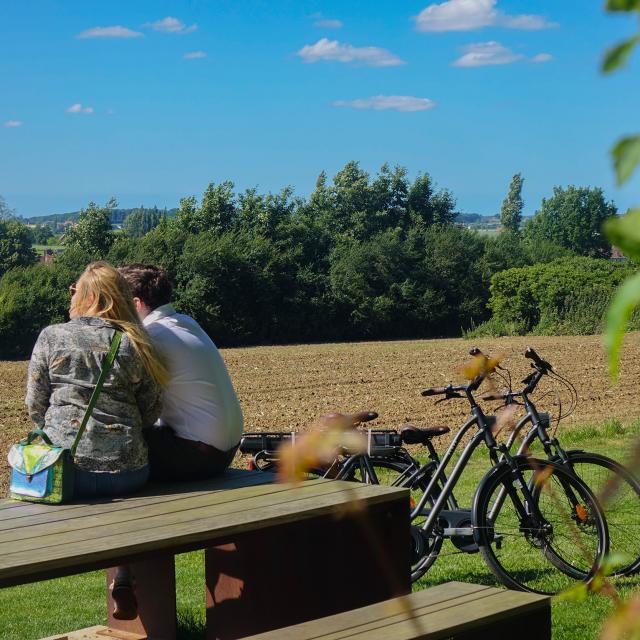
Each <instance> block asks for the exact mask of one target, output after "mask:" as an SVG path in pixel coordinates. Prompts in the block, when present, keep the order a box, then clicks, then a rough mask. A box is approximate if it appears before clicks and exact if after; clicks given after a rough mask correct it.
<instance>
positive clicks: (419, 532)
mask: <svg viewBox="0 0 640 640" xmlns="http://www.w3.org/2000/svg"><path fill="white" fill-rule="evenodd" d="M484 378H485V375H478V376H477V377H476V378H475V379H474V380H473V381H472V382H471V383H469V384H467V385H460V386H456V387H454V386H452V385H448V386H447V387H442V388H439V389H427V390H425V391H423V392H422V393H423V395H424V396H434V395H444V396H445V397H444V399H445V400H450V399H454V398H464V397H466V398H467V400H468V401H469V403H470V405H471V417H470V418H469V419H468V420H467V421H466V422H465V423H464V424H463V426H462V427H461V428H460V430H459V431H458V433H457V434H456V436H455V437H454V439H453V441H452V443H451V444H450V446H449V447H448V449H447V450H446V452H445V454H444V456H443V458H442V459H441V460H440V459H439V458H438V456H437V453H436V452H435V449H433V452H431V451H430V456H432V455H433V457H431V459H430V460H429V461H428V462H427V463H425V464H423V465H420V463H418V462H417V461H416V460H415V459H413V458H412V457H411V456H410V455H409V454H408V453H406V452H405V451H400V449H401V447H395V448H394V451H393V452H392V454H391V455H389V456H387V457H385V456H379V457H377V456H375V455H370V454H369V453H365V454H362V453H360V454H356V455H353V456H348V457H347V458H346V460H345V461H344V462H342V463H340V466H339V468H340V471H339V473H338V474H336V475H335V477H336V478H342V479H350V478H349V472H348V471H345V469H351V470H355V469H357V468H363V469H364V470H365V471H364V473H365V474H367V475H366V476H365V478H357V479H360V480H362V479H368V480H369V481H374V478H377V476H378V474H377V473H376V467H378V468H381V467H384V468H386V469H389V468H392V470H393V471H396V472H397V473H398V475H397V477H395V478H394V479H393V480H392V482H391V484H393V485H395V486H400V487H406V488H409V489H418V490H419V493H420V498H419V500H418V501H417V503H416V504H415V506H414V507H413V508H412V511H411V522H412V527H411V533H412V536H411V537H412V556H413V557H412V569H411V578H412V580H414V581H415V580H417V579H419V578H420V577H422V576H423V575H424V574H425V573H426V571H427V570H428V569H429V568H430V567H431V566H432V565H433V563H434V562H435V561H436V559H437V558H438V555H439V552H440V549H441V547H442V543H443V541H444V539H445V538H450V539H451V540H452V542H453V543H454V544H455V545H456V546H457V547H458V549H460V550H461V551H464V552H467V553H473V552H477V551H480V552H481V554H482V556H483V558H484V560H485V562H486V563H487V565H488V566H489V568H490V570H491V571H492V572H493V574H494V575H495V576H496V578H498V580H500V581H501V582H502V583H503V584H505V585H506V586H508V587H510V588H514V589H519V590H525V591H531V592H534V593H543V594H554V593H557V592H559V591H561V590H564V589H566V588H567V587H568V586H570V585H571V584H572V583H573V582H574V581H575V580H581V581H589V580H590V579H591V578H593V576H594V575H595V572H596V571H597V569H598V568H599V566H600V563H601V562H602V559H603V557H604V555H605V554H606V552H607V550H608V533H607V526H606V522H605V520H604V517H603V516H602V513H601V511H600V509H599V508H598V504H597V501H596V499H595V496H594V495H593V494H592V493H591V491H590V490H589V488H588V487H587V486H586V485H585V484H584V483H583V482H582V481H581V480H580V479H579V478H576V477H575V475H572V474H570V473H568V472H567V471H566V470H565V469H564V468H563V467H562V466H560V465H557V464H555V463H553V462H550V461H548V460H534V459H530V458H527V457H525V456H511V455H510V454H509V452H508V450H507V449H506V448H505V446H504V445H499V444H498V443H497V442H496V441H495V439H494V437H493V434H492V427H493V426H494V425H495V423H496V418H495V416H486V415H485V414H484V413H483V411H482V409H481V407H480V406H479V405H478V404H477V402H476V401H475V398H474V396H473V393H474V392H475V391H476V390H477V389H478V387H479V386H480V385H481V384H482V382H483V380H484ZM463 394H464V395H463ZM474 426H476V427H477V428H478V432H477V433H476V434H475V435H474V436H473V437H472V438H471V440H470V441H469V442H468V443H467V445H466V446H465V447H464V449H463V451H462V453H461V455H460V457H459V459H458V460H457V462H456V463H455V465H454V467H453V469H452V471H451V474H450V475H449V476H448V477H447V475H446V467H447V465H448V464H449V462H450V461H451V459H452V457H453V455H454V453H455V451H456V450H457V448H458V446H459V445H460V443H461V441H462V439H463V438H464V436H465V435H466V433H467V432H468V431H469V430H470V429H471V428H472V427H474ZM444 429H446V427H445V428H444ZM420 431H421V430H416V429H412V430H410V431H408V433H411V434H412V435H411V436H410V435H405V436H404V442H405V443H406V442H407V438H409V439H410V440H411V439H420V440H424V441H425V442H426V441H428V440H429V438H428V437H427V435H426V434H423V433H420ZM370 437H371V436H370ZM483 442H484V443H485V445H486V446H487V447H488V448H489V452H490V457H491V459H492V462H493V464H494V466H493V467H492V468H491V469H490V470H489V471H488V472H487V473H486V474H485V476H484V478H483V479H482V480H481V481H480V484H479V485H478V487H477V489H476V491H475V495H474V499H473V504H472V506H471V508H470V509H460V508H459V507H458V505H457V502H456V500H455V497H454V495H453V490H454V488H455V486H456V484H457V482H458V480H459V478H460V476H461V474H462V472H463V470H464V468H465V466H466V465H467V463H468V461H469V459H470V457H471V455H472V454H473V452H474V451H475V450H476V449H477V447H478V446H479V445H480V444H481V443H483ZM400 443H402V435H401V434H400ZM361 465H362V467H361ZM332 466H333V465H332ZM325 473H326V471H325ZM352 479H355V478H352ZM377 479H378V481H379V478H377ZM551 487H555V490H554V491H551V490H550V488H551ZM558 495H559V496H560V498H558ZM427 506H428V508H427ZM445 507H449V508H448V509H445ZM558 510H559V511H561V512H562V513H558V512H557V511H558ZM416 523H418V524H416ZM566 529H568V530H570V533H568V532H567V531H565V530H566ZM576 540H577V544H576ZM576 548H578V549H579V550H580V552H579V553H576ZM532 551H533V553H532ZM583 555H584V556H585V557H582V556H583ZM514 559H516V560H517V562H515V563H514V562H513V560H514ZM523 563H524V564H523Z"/></svg>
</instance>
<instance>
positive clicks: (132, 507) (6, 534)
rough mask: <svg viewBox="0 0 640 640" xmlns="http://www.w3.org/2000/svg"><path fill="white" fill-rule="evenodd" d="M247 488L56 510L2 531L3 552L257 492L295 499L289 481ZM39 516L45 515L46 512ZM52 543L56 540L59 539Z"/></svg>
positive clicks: (232, 500) (271, 498) (310, 485)
mask: <svg viewBox="0 0 640 640" xmlns="http://www.w3.org/2000/svg"><path fill="white" fill-rule="evenodd" d="M318 486H319V485H318V484H317V483H306V484H304V485H301V487H300V488H301V490H302V492H307V491H312V492H316V491H318ZM320 486H321V487H324V488H323V489H321V490H320V492H323V491H333V490H334V489H331V488H330V486H331V485H330V484H329V483H328V482H326V481H325V482H323V483H322V484H321V485H320ZM244 489H245V490H244V491H243V492H242V494H239V493H237V491H238V490H237V489H234V490H233V491H217V492H209V493H199V494H194V495H191V496H189V497H178V498H176V499H173V500H170V501H160V502H156V501H152V502H151V503H148V502H146V501H143V502H137V503H135V504H127V503H124V504H122V503H119V504H118V505H114V506H113V507H112V508H109V505H108V504H107V505H104V504H101V505H99V506H96V505H88V506H85V507H84V508H83V509H82V510H76V511H75V512H74V514H75V515H74V516H73V517H67V518H62V519H58V518H55V519H54V518H53V515H55V514H53V515H51V516H48V517H47V518H46V519H43V520H41V522H33V523H32V524H31V525H30V526H26V527H22V526H20V527H14V528H12V529H5V530H4V531H0V549H1V550H2V551H1V552H4V553H10V552H11V551H12V549H11V548H10V547H7V546H5V543H11V542H14V541H17V542H19V543H20V544H22V543H24V548H25V549H28V548H29V543H27V542H26V541H27V540H29V539H31V538H40V537H44V536H47V537H51V536H54V534H60V533H67V532H70V531H80V530H84V529H91V528H92V527H96V526H97V527H104V526H106V525H109V524H114V523H122V522H127V521H135V520H137V519H140V518H148V517H153V516H157V515H164V514H179V513H184V516H185V517H189V514H188V513H187V512H189V511H192V510H193V509H197V508H198V507H218V506H219V505H223V504H225V503H235V502H237V501H239V500H247V499H249V498H253V497H254V496H258V497H263V496H268V498H264V499H265V500H268V503H274V502H277V501H278V500H282V501H283V502H286V501H287V500H289V499H291V498H290V497H289V496H290V494H291V486H289V485H285V484H279V485H264V484H259V485H257V486H254V487H251V488H244ZM67 513H69V512H67ZM35 517H40V518H42V516H35ZM25 520H27V518H25ZM28 520H31V518H28ZM47 543H49V540H47ZM51 544H55V542H52V543H51ZM1 552H0V553H1Z"/></svg>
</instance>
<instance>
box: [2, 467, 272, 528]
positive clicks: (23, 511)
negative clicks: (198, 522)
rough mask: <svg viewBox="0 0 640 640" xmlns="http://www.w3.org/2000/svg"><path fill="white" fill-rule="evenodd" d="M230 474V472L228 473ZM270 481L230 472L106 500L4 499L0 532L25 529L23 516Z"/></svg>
mask: <svg viewBox="0 0 640 640" xmlns="http://www.w3.org/2000/svg"><path fill="white" fill-rule="evenodd" d="M232 471H233V472H234V473H231V472H232ZM272 482H273V477H272V475H271V474H268V473H260V472H252V471H244V470H240V469H233V470H229V471H228V472H226V473H225V474H224V475H222V476H220V477H219V478H214V479H212V480H209V481H205V482H202V483H183V484H171V485H165V484H160V485H158V484H151V485H147V487H145V489H144V490H143V491H141V492H139V493H137V494H135V495H132V496H127V497H124V498H107V499H102V500H91V502H84V501H83V502H70V503H67V504H62V505H48V504H38V503H32V502H17V501H10V500H5V501H3V502H0V505H2V506H0V529H6V528H8V529H11V528H14V527H15V526H19V525H20V524H22V523H23V522H25V526H28V524H29V523H28V521H24V520H23V519H24V518H27V517H31V518H33V517H36V518H37V517H40V518H41V519H42V520H43V521H46V520H48V519H52V520H56V519H60V518H65V517H82V516H83V515H84V512H83V510H85V509H87V508H90V507H92V508H94V509H96V510H100V509H105V510H113V509H118V508H128V507H129V506H130V505H137V504H140V503H147V504H151V503H155V502H163V501H175V500H180V499H184V498H186V497H191V496H196V495H202V494H203V493H209V492H213V491H228V490H229V489H236V488H240V487H243V486H252V485H259V484H271V483H272Z"/></svg>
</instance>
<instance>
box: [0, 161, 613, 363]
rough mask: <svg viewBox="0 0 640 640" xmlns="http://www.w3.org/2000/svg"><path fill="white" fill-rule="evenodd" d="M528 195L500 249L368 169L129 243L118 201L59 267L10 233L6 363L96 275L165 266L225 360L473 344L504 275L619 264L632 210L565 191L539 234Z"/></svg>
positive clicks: (1, 271)
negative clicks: (615, 254)
mask: <svg viewBox="0 0 640 640" xmlns="http://www.w3.org/2000/svg"><path fill="white" fill-rule="evenodd" d="M522 183H523V178H522V176H521V175H520V174H516V175H515V176H514V177H513V179H512V181H511V184H510V186H509V189H508V193H507V195H506V197H505V199H504V202H503V204H502V208H501V220H502V226H503V230H502V232H501V233H500V234H498V235H497V236H495V237H494V236H489V235H481V234H479V233H477V232H475V231H472V230H469V229H467V228H465V227H464V226H462V225H460V224H456V223H455V219H456V212H455V206H456V202H455V198H454V196H453V194H452V193H451V191H450V190H448V189H443V188H438V187H437V186H436V185H435V184H434V182H433V180H432V178H431V177H430V176H429V174H427V173H424V174H420V175H418V176H417V177H416V178H414V179H409V178H408V175H407V171H406V169H405V168H403V167H399V166H396V167H390V166H388V165H384V166H383V167H382V168H381V169H380V170H379V171H378V172H377V173H376V174H375V175H373V176H371V175H369V174H368V173H367V172H366V171H364V170H363V169H362V168H361V167H360V166H359V164H358V163H357V162H349V163H347V164H346V165H345V166H344V167H343V168H342V169H341V170H340V171H339V172H338V173H337V174H336V175H335V176H334V177H333V178H332V179H331V180H329V179H328V177H327V175H326V174H325V173H324V172H323V173H321V174H320V176H319V177H318V180H317V182H316V186H315V189H314V191H313V192H312V193H311V194H310V196H309V197H308V198H301V197H299V196H297V195H296V194H295V192H294V190H293V189H292V188H291V187H285V188H283V189H282V190H281V191H279V192H277V193H266V194H265V193H260V192H258V190H257V189H246V190H244V191H242V192H236V190H235V188H234V185H233V183H231V182H222V183H218V184H216V183H211V184H209V185H208V186H207V188H206V190H205V191H204V193H203V194H202V197H201V198H200V199H198V198H196V197H194V196H191V197H187V198H183V199H182V200H181V202H180V207H179V208H178V211H177V213H176V215H175V216H172V217H169V216H167V215H166V214H164V213H163V212H161V211H157V210H156V211H152V210H148V209H146V210H145V209H143V208H141V209H140V210H139V211H138V212H133V213H131V214H130V215H129V216H128V217H127V219H126V221H125V225H124V228H123V230H122V232H113V231H112V229H111V224H110V212H111V210H112V209H114V208H115V207H116V202H115V201H113V200H112V201H110V202H108V203H107V204H106V205H105V206H98V205H96V204H94V203H90V204H89V205H88V206H87V208H86V209H84V210H83V211H82V212H81V213H80V218H79V222H78V224H77V226H76V227H74V228H71V229H69V230H68V231H67V232H66V233H65V235H64V237H63V244H64V245H65V251H64V253H63V254H61V255H60V256H59V257H58V258H57V260H56V262H55V263H54V264H53V265H43V264H33V262H34V259H35V257H34V255H33V252H32V250H31V246H30V244H29V242H28V238H26V236H25V234H24V229H23V227H24V225H21V224H20V223H19V222H18V221H16V220H7V219H5V220H2V221H0V276H2V279H1V280H0V336H2V341H1V343H0V351H1V352H2V355H3V356H7V355H11V356H22V355H26V354H28V352H29V350H30V349H31V347H32V345H33V342H34V341H35V338H36V337H37V334H38V331H39V330H40V329H41V328H42V327H43V326H45V325H47V324H49V323H51V322H60V321H63V320H64V319H65V312H66V309H67V307H68V294H67V287H68V285H69V284H70V283H71V282H73V280H74V279H75V278H76V277H77V275H78V274H79V273H80V271H81V270H82V269H83V268H84V266H85V265H86V264H87V262H89V261H91V260H96V259H106V260H108V261H109V262H111V263H113V264H115V265H120V264H126V263H131V262H148V263H154V264H159V265H162V266H164V267H165V268H166V269H167V271H168V272H169V275H170V277H171V279H172V282H173V284H174V289H175V303H176V307H177V308H178V309H179V310H181V311H183V312H185V313H188V314H190V315H193V316H194V317H195V318H196V319H197V320H198V321H199V322H200V323H201V324H202V326H203V327H204V328H205V330H206V331H207V332H208V333H209V334H210V335H211V337H212V338H213V339H214V340H215V341H216V342H217V343H218V344H219V345H221V346H234V345H248V344H266V343H269V344H274V343H287V342H309V341H327V340H358V339H387V338H414V337H442V336H456V335H460V334H461V333H462V332H464V331H468V330H469V329H472V328H474V327H478V326H479V325H482V324H483V323H485V322H486V321H487V320H489V319H490V317H491V313H492V307H491V306H490V302H491V296H492V293H491V287H492V279H493V278H495V277H496V276H497V274H501V273H503V272H505V271H506V270H509V269H516V270H517V269H523V268H524V269H526V268H529V267H531V266H533V265H537V264H546V263H550V262H553V261H554V260H557V259H565V260H566V259H567V258H569V259H571V258H572V257H575V256H589V257H591V258H593V259H595V260H596V261H598V260H600V259H602V258H607V257H608V255H609V252H610V246H609V244H608V242H607V240H606V238H605V236H603V235H602V234H601V233H600V227H601V225H602V222H603V220H605V219H606V218H608V217H610V216H612V215H615V214H616V208H615V205H614V204H613V203H612V202H608V201H607V200H606V199H605V197H604V194H603V192H602V190H601V189H597V188H586V187H584V188H583V187H573V186H569V187H566V188H561V187H556V188H555V189H554V192H553V194H552V195H551V196H550V197H549V198H546V199H544V200H543V201H542V203H541V205H540V207H539V209H538V211H537V212H536V214H535V216H533V217H532V218H531V219H528V220H526V221H525V222H524V223H523V220H522V209H523V201H522ZM612 269H613V271H614V272H615V271H616V267H615V266H612Z"/></svg>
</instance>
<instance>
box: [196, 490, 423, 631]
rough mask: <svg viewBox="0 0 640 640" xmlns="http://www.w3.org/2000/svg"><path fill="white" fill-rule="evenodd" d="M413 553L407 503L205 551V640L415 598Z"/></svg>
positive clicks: (279, 529)
mask: <svg viewBox="0 0 640 640" xmlns="http://www.w3.org/2000/svg"><path fill="white" fill-rule="evenodd" d="M409 553H410V540H409V502H408V500H407V499H406V498H405V497H402V498H401V499H399V500H397V501H395V502H391V503H386V504H383V505H378V506H374V507H370V508H369V509H367V510H364V511H359V512H353V513H348V514H346V515H343V516H342V517H340V518H337V517H336V516H335V515H327V516H323V517H317V518H312V519H309V520H305V521H303V522H293V523H288V524H281V525H278V526H274V527H271V528H267V529H261V530H259V531H255V532H252V533H248V534H243V535H242V536H238V537H237V538H236V539H235V540H233V542H230V543H228V544H225V545H220V546H217V547H213V548H211V549H207V551H206V554H205V572H206V584H207V636H206V637H207V640H235V639H236V638H242V637H244V636H248V635H252V634H256V633H261V632H264V631H269V630H271V629H277V628H280V627H284V626H288V625H292V624H297V623H299V622H304V621H306V620H312V619H316V618H321V617H323V616H328V615H333V614H334V613H339V612H342V611H347V610H349V609H355V608H357V607H363V606H366V605H369V604H372V603H374V602H379V601H381V600H386V599H388V598H393V597H396V596H399V595H402V594H406V593H409V592H410V591H411V581H410V556H409Z"/></svg>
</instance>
